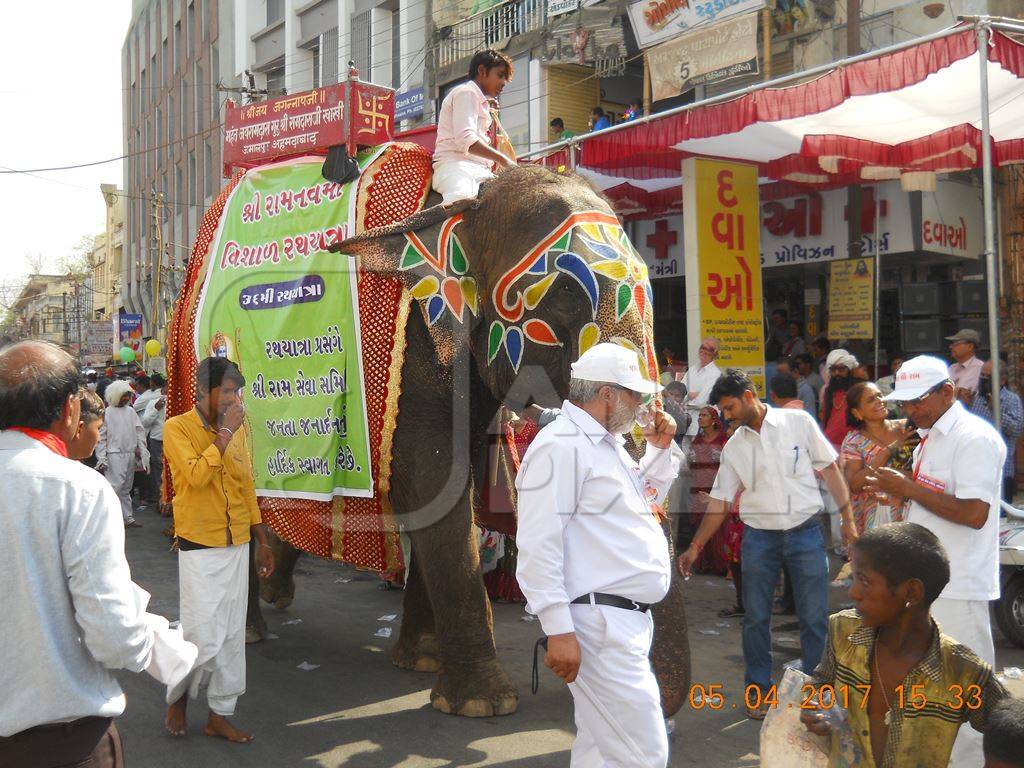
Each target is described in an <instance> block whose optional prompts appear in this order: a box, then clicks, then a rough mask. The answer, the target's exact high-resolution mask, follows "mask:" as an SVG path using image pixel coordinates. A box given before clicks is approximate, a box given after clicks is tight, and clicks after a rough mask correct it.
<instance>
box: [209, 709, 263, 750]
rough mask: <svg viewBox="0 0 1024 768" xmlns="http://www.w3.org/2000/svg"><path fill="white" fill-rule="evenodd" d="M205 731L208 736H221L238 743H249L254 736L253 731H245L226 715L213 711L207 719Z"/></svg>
mask: <svg viewBox="0 0 1024 768" xmlns="http://www.w3.org/2000/svg"><path fill="white" fill-rule="evenodd" d="M203 732H204V733H205V734H206V735H207V736H213V737H220V738H222V739H227V740H228V741H233V742H234V743H236V744H248V743H249V742H250V741H252V740H253V738H254V736H253V735H252V734H251V733H245V732H244V731H240V730H238V729H237V728H235V726H233V725H232V724H231V723H230V722H228V719H227V718H226V717H221V716H220V715H217V714H214V713H213V712H211V713H210V719H209V720H207V721H206V727H205V728H204V729H203Z"/></svg>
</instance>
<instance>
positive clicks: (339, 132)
mask: <svg viewBox="0 0 1024 768" xmlns="http://www.w3.org/2000/svg"><path fill="white" fill-rule="evenodd" d="M394 116H395V92H394V91H393V90H391V89H390V88H384V87H382V86H377V85H373V84H372V83H363V82H359V81H350V82H347V83H338V84H336V85H328V86H325V87H323V88H314V89H313V90H311V91H303V92H302V93H294V94H288V95H286V96H282V97H280V98H277V99H271V100H270V101H261V102H258V103H256V104H244V105H241V106H237V105H235V104H234V103H231V102H229V103H228V106H227V109H226V110H225V112H224V167H225V169H226V170H225V173H226V175H227V169H230V168H235V167H238V168H252V167H255V166H257V165H261V164H263V163H265V162H267V161H268V160H275V159H279V158H282V157H287V156H295V155H302V154H305V153H307V152H311V151H314V150H325V149H328V148H330V147H334V146H337V145H339V144H347V145H348V146H349V147H355V146H359V145H363V146H371V145H375V144H381V143H383V142H385V141H390V140H391V135H392V132H393V130H394Z"/></svg>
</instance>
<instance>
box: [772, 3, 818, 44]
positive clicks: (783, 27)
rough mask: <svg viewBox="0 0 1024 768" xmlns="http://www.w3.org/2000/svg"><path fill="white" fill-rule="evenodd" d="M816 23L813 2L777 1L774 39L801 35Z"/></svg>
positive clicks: (774, 18)
mask: <svg viewBox="0 0 1024 768" xmlns="http://www.w3.org/2000/svg"><path fill="white" fill-rule="evenodd" d="M813 23H814V6H813V4H812V2H811V0H775V7H774V8H773V9H772V33H773V35H772V36H773V37H784V36H785V35H799V34H801V33H803V32H806V31H807V30H809V29H810V28H811V26H812V25H813Z"/></svg>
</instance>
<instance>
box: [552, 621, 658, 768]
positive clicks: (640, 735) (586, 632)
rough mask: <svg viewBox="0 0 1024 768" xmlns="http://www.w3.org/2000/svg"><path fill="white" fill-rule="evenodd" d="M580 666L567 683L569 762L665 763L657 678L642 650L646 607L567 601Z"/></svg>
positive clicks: (593, 767)
mask: <svg viewBox="0 0 1024 768" xmlns="http://www.w3.org/2000/svg"><path fill="white" fill-rule="evenodd" d="M569 610H570V611H571V612H572V620H573V624H574V625H575V631H576V639H577V640H578V641H579V644H580V671H579V674H578V676H577V678H576V681H575V682H573V683H570V684H569V690H570V691H572V697H573V701H574V703H575V718H576V740H575V741H574V742H573V745H572V759H571V762H570V765H571V766H572V768H665V765H666V763H667V762H668V735H667V734H666V732H665V719H664V716H663V715H662V712H661V694H660V691H659V689H658V681H657V680H656V679H655V677H654V672H652V671H651V663H650V661H649V659H648V657H647V654H648V653H649V652H650V649H651V640H652V639H653V636H654V621H653V619H652V618H651V615H650V613H641V612H640V611H627V610H624V609H622V608H612V607H609V606H603V605H570V606H569Z"/></svg>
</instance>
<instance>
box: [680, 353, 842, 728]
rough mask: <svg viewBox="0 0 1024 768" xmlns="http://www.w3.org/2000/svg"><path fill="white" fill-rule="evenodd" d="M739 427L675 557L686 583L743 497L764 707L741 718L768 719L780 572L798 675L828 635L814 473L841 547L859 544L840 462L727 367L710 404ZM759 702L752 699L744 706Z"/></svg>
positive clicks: (750, 656)
mask: <svg viewBox="0 0 1024 768" xmlns="http://www.w3.org/2000/svg"><path fill="white" fill-rule="evenodd" d="M710 399H711V402H712V404H713V405H717V406H718V407H719V408H720V409H721V411H722V415H723V416H724V417H725V418H726V419H727V420H728V422H729V424H730V426H732V427H733V428H734V429H735V432H734V433H733V436H732V437H731V438H729V442H727V443H726V444H725V447H724V448H723V449H722V457H721V464H720V465H719V469H718V475H717V476H716V477H715V484H714V487H713V488H712V489H711V493H710V496H711V499H712V500H711V502H709V503H708V507H707V511H706V513H705V515H704V520H703V521H702V522H701V525H700V528H699V529H698V530H697V533H696V534H695V535H694V537H693V542H692V543H691V544H690V547H689V548H688V549H687V550H686V551H685V552H684V553H683V554H682V555H680V556H679V570H680V571H681V572H682V573H683V575H684V576H689V574H690V569H691V568H692V566H693V563H694V562H696V560H697V558H698V557H699V556H700V552H701V550H702V549H703V548H704V546H705V545H706V544H707V542H708V540H709V539H711V536H712V535H713V534H714V533H715V531H716V530H718V527H719V526H720V525H721V524H722V522H723V521H724V520H725V516H726V512H727V511H728V507H729V505H730V504H732V502H733V499H735V498H736V494H737V492H739V493H740V502H739V506H740V519H741V520H743V522H744V524H745V528H744V530H743V551H742V553H741V557H740V559H741V562H742V568H743V573H742V577H743V582H742V583H743V607H744V608H745V610H746V615H745V616H744V618H743V660H744V662H745V664H746V672H745V675H744V678H745V681H744V686H745V687H744V690H746V689H747V688H748V687H749V686H756V687H757V688H758V689H759V690H760V692H761V694H762V695H761V696H759V697H756V701H757V702H761V704H760V706H754V707H752V706H749V705H748V706H747V716H748V717H750V718H752V719H756V720H762V719H764V716H765V714H766V713H767V708H768V703H767V702H765V701H764V698H763V697H764V695H766V694H767V692H768V690H769V688H770V686H771V682H772V681H771V676H772V652H771V618H772V602H773V598H774V594H775V585H776V584H777V583H778V580H779V572H780V570H781V569H782V567H783V565H785V567H786V570H787V573H788V574H789V578H790V581H791V582H792V585H793V597H794V602H795V603H796V613H797V617H798V618H799V620H800V652H801V657H802V658H801V663H802V666H803V669H804V670H805V671H807V672H810V671H812V670H814V668H815V667H817V666H818V662H819V661H820V660H821V654H822V651H824V649H825V637H826V634H827V631H828V580H829V579H828V557H827V556H826V554H825V540H824V536H823V533H822V527H821V524H820V522H819V521H818V519H817V515H818V513H819V512H821V511H822V507H823V502H822V497H821V492H820V491H819V489H818V481H817V478H816V476H815V472H820V473H821V475H822V477H823V479H824V481H825V485H826V486H827V487H828V490H829V493H831V494H832V498H834V499H835V500H836V503H837V504H838V505H839V509H840V513H841V515H842V520H843V523H842V532H843V539H844V540H845V541H846V542H851V541H853V540H854V539H856V538H857V531H856V528H855V526H854V523H853V511H852V510H851V508H850V494H849V490H848V489H847V487H846V481H845V480H844V479H843V473H842V471H841V470H840V469H839V467H838V466H837V464H836V458H837V456H836V452H835V449H834V448H833V447H832V446H831V444H830V443H829V442H828V440H827V439H826V438H825V436H824V435H823V434H822V433H821V430H820V429H818V425H817V424H816V423H815V421H814V419H812V418H811V416H810V415H809V414H808V413H807V412H806V411H804V410H803V408H802V407H801V408H798V409H792V410H790V409H785V410H784V409H782V408H769V407H768V406H766V405H765V404H764V403H762V402H761V401H760V399H759V398H758V397H757V394H756V392H755V390H754V385H753V383H751V381H750V379H749V378H748V377H747V376H746V374H744V373H743V372H742V371H738V370H735V369H732V368H730V369H729V370H727V371H726V372H725V373H724V374H722V376H721V377H720V378H719V379H718V381H717V382H715V386H714V389H713V390H712V391H711V396H710ZM746 701H747V702H752V701H755V697H754V696H753V695H751V696H750V698H748V699H746Z"/></svg>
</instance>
